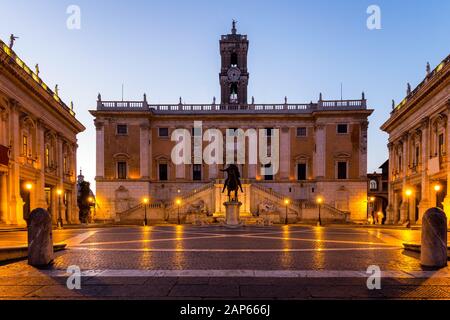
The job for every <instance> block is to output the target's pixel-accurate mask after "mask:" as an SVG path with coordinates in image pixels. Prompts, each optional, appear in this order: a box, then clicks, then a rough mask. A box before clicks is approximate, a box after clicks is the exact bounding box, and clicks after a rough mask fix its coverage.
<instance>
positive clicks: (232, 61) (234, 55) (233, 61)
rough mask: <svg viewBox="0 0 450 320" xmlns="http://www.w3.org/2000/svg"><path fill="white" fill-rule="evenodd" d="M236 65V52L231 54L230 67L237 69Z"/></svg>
mask: <svg viewBox="0 0 450 320" xmlns="http://www.w3.org/2000/svg"><path fill="white" fill-rule="evenodd" d="M237 65H238V56H237V53H236V52H233V53H232V54H231V66H232V67H237Z"/></svg>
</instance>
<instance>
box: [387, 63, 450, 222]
mask: <svg viewBox="0 0 450 320" xmlns="http://www.w3.org/2000/svg"><path fill="white" fill-rule="evenodd" d="M381 129H382V130H384V131H386V132H387V133H388V134H389V145H388V148H389V206H388V210H387V211H388V216H387V222H388V223H393V224H420V223H421V221H422V217H423V214H424V213H425V211H426V210H427V209H429V208H431V207H435V206H438V207H441V208H444V209H445V212H446V213H447V215H450V193H449V191H450V164H449V161H450V157H449V155H450V143H449V141H450V56H448V57H447V58H445V59H444V60H443V61H442V62H441V63H440V64H439V65H438V66H437V67H436V68H435V69H434V70H431V68H430V66H429V64H428V65H427V68H426V77H425V79H424V80H423V81H422V82H421V83H420V84H419V85H418V86H417V87H416V88H415V89H414V90H411V86H410V85H409V84H408V89H407V96H406V98H405V99H404V100H403V101H402V102H401V103H400V104H399V105H397V106H396V105H395V104H394V103H393V110H392V113H391V116H390V118H389V120H388V121H387V122H386V123H385V124H383V126H382V127H381Z"/></svg>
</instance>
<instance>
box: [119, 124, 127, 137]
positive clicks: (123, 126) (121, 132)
mask: <svg viewBox="0 0 450 320" xmlns="http://www.w3.org/2000/svg"><path fill="white" fill-rule="evenodd" d="M127 134H128V126H127V125H126V124H118V125H117V135H120V136H125V135H127Z"/></svg>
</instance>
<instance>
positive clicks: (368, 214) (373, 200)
mask: <svg viewBox="0 0 450 320" xmlns="http://www.w3.org/2000/svg"><path fill="white" fill-rule="evenodd" d="M374 202H375V197H369V198H367V221H369V216H370V208H371V207H373V203H374ZM372 219H373V223H374V224H375V217H374V216H373V215H372Z"/></svg>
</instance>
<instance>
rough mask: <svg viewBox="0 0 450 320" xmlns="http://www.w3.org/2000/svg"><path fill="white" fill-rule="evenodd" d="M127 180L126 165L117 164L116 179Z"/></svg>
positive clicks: (124, 163) (123, 163)
mask: <svg viewBox="0 0 450 320" xmlns="http://www.w3.org/2000/svg"><path fill="white" fill-rule="evenodd" d="M126 178H127V163H126V162H123V161H121V162H117V179H121V180H125V179H126Z"/></svg>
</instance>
